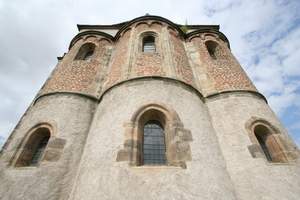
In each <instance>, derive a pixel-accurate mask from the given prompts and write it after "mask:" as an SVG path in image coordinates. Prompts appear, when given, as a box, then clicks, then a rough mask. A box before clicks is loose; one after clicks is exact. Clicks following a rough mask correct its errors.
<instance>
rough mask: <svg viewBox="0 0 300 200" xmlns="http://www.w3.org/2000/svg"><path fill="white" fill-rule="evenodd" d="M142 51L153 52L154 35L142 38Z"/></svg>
mask: <svg viewBox="0 0 300 200" xmlns="http://www.w3.org/2000/svg"><path fill="white" fill-rule="evenodd" d="M143 52H155V37H154V36H146V37H144V38H143Z"/></svg>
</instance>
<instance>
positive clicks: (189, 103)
mask: <svg viewBox="0 0 300 200" xmlns="http://www.w3.org/2000/svg"><path fill="white" fill-rule="evenodd" d="M155 88H156V89H155ZM188 88H189V87H186V86H185V85H184V84H179V83H178V82H177V83H176V82H172V81H171V82H169V81H163V80H149V79H146V80H145V81H143V80H142V79H141V80H140V81H136V82H128V83H124V84H122V85H119V86H116V87H114V88H112V89H111V90H110V91H109V92H108V93H106V94H105V95H104V96H103V99H102V101H101V103H100V104H99V106H98V108H97V111H96V113H95V120H94V122H93V124H92V126H91V130H90V132H89V137H88V140H87V143H86V149H85V152H84V155H83V157H82V160H81V163H80V166H79V171H78V173H77V177H76V181H75V182H76V184H75V185H74V187H73V190H72V193H71V195H70V199H228V200H232V199H236V196H235V193H234V191H233V185H232V183H231V180H230V179H229V177H228V174H227V172H226V165H225V163H224V161H223V158H222V153H221V152H220V149H219V147H218V142H217V139H216V136H215V134H214V130H213V128H212V126H211V125H210V123H207V121H208V120H209V114H208V113H207V110H206V106H205V105H204V103H203V102H202V101H201V99H200V98H199V96H197V95H195V93H194V92H192V91H191V90H189V89H188ZM111 102H114V103H113V104H112V103H111ZM155 102H159V103H161V104H165V105H168V106H170V107H171V108H172V109H174V110H175V111H176V112H177V114H178V116H179V117H180V119H181V122H182V123H183V125H184V128H185V129H187V130H190V131H191V135H192V141H190V142H189V144H190V147H191V158H192V159H191V161H187V168H186V169H182V168H181V167H171V166H157V167H145V166H137V167H130V166H129V162H126V161H124V162H117V161H116V158H117V154H118V151H119V150H121V149H123V148H124V141H125V139H126V137H125V127H124V124H126V122H129V121H130V119H131V117H132V115H133V114H134V112H135V111H136V110H137V109H138V108H139V107H140V106H142V105H145V104H148V103H155ZM191 119H193V120H191ZM91 191H93V192H91Z"/></svg>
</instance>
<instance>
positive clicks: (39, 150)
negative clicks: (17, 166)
mask: <svg viewBox="0 0 300 200" xmlns="http://www.w3.org/2000/svg"><path fill="white" fill-rule="evenodd" d="M48 140H49V137H45V138H44V139H42V140H41V141H40V143H39V144H38V146H37V148H36V150H35V152H34V154H33V156H32V158H31V161H30V163H29V165H37V164H38V162H39V161H40V159H41V157H42V155H43V153H44V150H45V148H46V146H47V143H48Z"/></svg>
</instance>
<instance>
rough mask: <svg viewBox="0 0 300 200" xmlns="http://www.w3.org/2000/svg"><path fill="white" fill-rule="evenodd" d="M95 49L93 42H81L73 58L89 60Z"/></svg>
mask: <svg viewBox="0 0 300 200" xmlns="http://www.w3.org/2000/svg"><path fill="white" fill-rule="evenodd" d="M95 49H96V45H95V44H94V43H85V44H83V45H82V46H81V47H80V49H79V51H78V53H77V55H76V56H75V60H84V61H91V59H92V56H93V53H94V51H95Z"/></svg>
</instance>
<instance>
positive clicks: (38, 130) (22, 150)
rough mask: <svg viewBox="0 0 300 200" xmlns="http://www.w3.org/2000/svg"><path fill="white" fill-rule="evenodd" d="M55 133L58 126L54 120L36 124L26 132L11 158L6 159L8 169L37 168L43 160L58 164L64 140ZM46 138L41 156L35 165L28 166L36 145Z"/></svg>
mask: <svg viewBox="0 0 300 200" xmlns="http://www.w3.org/2000/svg"><path fill="white" fill-rule="evenodd" d="M57 131H58V126H57V123H56V122H55V121H54V120H50V119H48V120H43V121H40V122H37V123H36V124H35V125H34V126H33V127H31V128H30V129H29V130H28V131H26V133H25V134H24V137H23V138H22V139H21V141H20V143H19V144H18V146H17V147H15V148H14V149H15V150H14V151H12V152H11V153H10V155H11V156H9V157H8V158H7V162H8V167H38V166H39V165H40V164H41V163H42V162H43V161H44V160H47V161H49V162H58V161H59V160H60V157H61V154H62V152H63V149H64V146H65V144H66V140H65V139H60V138H57V137H56V134H57ZM46 137H49V140H48V141H47V145H46V146H45V148H44V149H43V152H42V155H40V156H39V159H38V161H37V162H36V163H34V164H30V162H31V160H32V157H33V156H34V154H35V153H36V150H37V147H38V145H39V144H40V142H41V141H42V140H43V139H44V138H46Z"/></svg>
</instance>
